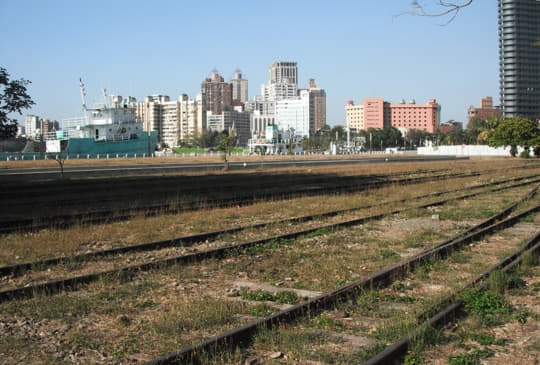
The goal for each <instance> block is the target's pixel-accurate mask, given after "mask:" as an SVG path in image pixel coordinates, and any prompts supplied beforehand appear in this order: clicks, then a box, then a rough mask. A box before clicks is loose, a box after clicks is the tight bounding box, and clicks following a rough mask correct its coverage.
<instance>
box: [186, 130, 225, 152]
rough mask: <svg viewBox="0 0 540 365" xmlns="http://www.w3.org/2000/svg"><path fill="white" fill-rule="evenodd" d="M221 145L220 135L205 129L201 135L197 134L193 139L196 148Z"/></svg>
mask: <svg viewBox="0 0 540 365" xmlns="http://www.w3.org/2000/svg"><path fill="white" fill-rule="evenodd" d="M218 143H219V133H218V132H215V131H210V130H208V129H203V130H202V131H201V132H200V133H198V134H196V135H194V136H193V138H192V144H193V146H194V147H200V148H208V147H216V146H217V145H218Z"/></svg>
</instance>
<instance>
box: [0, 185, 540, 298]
mask: <svg viewBox="0 0 540 365" xmlns="http://www.w3.org/2000/svg"><path fill="white" fill-rule="evenodd" d="M536 189H537V187H535V188H534V189H533V190H532V191H531V192H529V193H528V194H527V195H526V196H525V197H524V198H522V199H520V201H522V200H523V199H526V197H528V196H531V194H534V193H533V191H534V192H535V191H536ZM475 195H478V193H470V194H465V195H462V196H460V197H458V198H452V199H448V201H450V200H457V199H463V198H465V197H471V196H475ZM517 203H518V202H516V203H514V204H512V205H511V207H512V206H514V205H515V204H517ZM435 204H441V201H439V202H435ZM429 206H433V203H424V204H421V205H420V206H418V207H415V208H426V207H429ZM539 207H540V206H539ZM509 208H510V207H509ZM409 209H411V208H403V209H394V210H392V211H390V212H385V213H380V214H375V215H372V216H369V217H362V218H355V219H350V220H346V221H343V222H338V223H332V224H327V225H322V226H318V227H313V228H308V229H304V230H300V231H296V232H292V233H286V234H282V235H277V236H272V237H268V238H264V239H259V240H255V241H250V242H245V243H241V244H233V245H226V246H222V247H218V248H215V249H211V250H206V251H200V252H195V253H191V254H185V255H179V256H175V257H170V258H166V259H160V260H155V261H151V262H145V263H142V264H135V265H130V266H126V267H123V268H118V269H112V270H105V271H101V272H95V273H91V274H84V275H78V276H74V277H70V278H65V279H57V280H52V281H47V282H44V283H39V284H35V285H29V286H24V287H17V288H13V289H6V290H2V291H0V303H2V302H4V301H9V300H13V299H23V298H31V297H34V296H35V295H37V294H39V293H43V294H46V295H52V294H55V293H58V292H60V291H75V290H77V289H78V287H79V286H80V285H82V284H88V283H91V282H94V281H97V280H99V279H100V278H102V277H104V276H109V275H110V276H114V275H117V276H120V277H129V276H131V275H134V274H136V273H138V272H141V271H149V270H153V269H158V268H163V267H168V266H172V265H178V264H187V263H191V262H199V261H202V260H205V259H209V258H221V257H226V256H228V255H231V254H232V253H233V252H238V251H242V250H246V249H249V248H251V247H255V246H260V245H263V244H266V243H268V242H271V241H280V240H290V239H295V238H298V237H300V236H304V235H307V234H310V233H313V232H315V231H318V230H320V229H335V228H338V227H349V226H353V225H358V224H361V223H365V222H368V221H372V220H377V219H381V218H383V217H386V216H388V215H392V214H397V213H401V212H404V211H407V210H409ZM507 209H508V208H507ZM507 209H505V210H507ZM512 209H513V208H512ZM503 211H504V210H503ZM497 216H498V215H497ZM487 220H489V218H488V219H487ZM487 220H486V221H487ZM486 221H484V222H481V223H480V224H479V225H478V226H481V227H484V226H485V225H486V224H487V223H486ZM492 226H494V225H492ZM492 226H490V227H492ZM475 227H476V226H475ZM488 228H489V227H488ZM484 229H486V228H484ZM471 231H472V230H471V229H468V230H466V231H464V232H462V233H459V234H458V235H456V236H455V237H456V238H457V237H463V235H464V234H468V236H471V235H474V234H475V233H470V234H469V232H471ZM468 236H465V238H466V237H468ZM447 241H448V240H447ZM447 241H445V242H447ZM445 242H443V243H445ZM439 246H441V248H442V247H445V246H442V245H439ZM447 246H448V245H447ZM439 249H440V248H438V250H439Z"/></svg>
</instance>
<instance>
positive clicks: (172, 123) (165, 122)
mask: <svg viewBox="0 0 540 365" xmlns="http://www.w3.org/2000/svg"><path fill="white" fill-rule="evenodd" d="M161 108H162V111H161V115H162V120H161V142H162V144H163V145H167V146H168V147H171V148H176V147H178V140H179V139H180V119H179V116H180V102H179V101H168V102H165V103H162V104H161Z"/></svg>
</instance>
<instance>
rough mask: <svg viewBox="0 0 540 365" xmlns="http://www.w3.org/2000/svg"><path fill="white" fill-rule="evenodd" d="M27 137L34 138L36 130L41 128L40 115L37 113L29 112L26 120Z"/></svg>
mask: <svg viewBox="0 0 540 365" xmlns="http://www.w3.org/2000/svg"><path fill="white" fill-rule="evenodd" d="M24 126H25V133H26V138H34V137H35V136H36V131H37V130H38V129H40V128H41V124H40V122H39V117H38V116H37V115H33V114H28V115H27V116H26V117H25V121H24Z"/></svg>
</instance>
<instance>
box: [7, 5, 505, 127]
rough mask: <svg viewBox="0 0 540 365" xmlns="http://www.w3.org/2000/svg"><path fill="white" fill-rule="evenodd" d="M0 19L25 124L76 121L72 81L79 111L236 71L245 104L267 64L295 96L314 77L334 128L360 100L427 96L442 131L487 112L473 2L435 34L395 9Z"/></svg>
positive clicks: (241, 9) (64, 10)
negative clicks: (283, 67)
mask: <svg viewBox="0 0 540 365" xmlns="http://www.w3.org/2000/svg"><path fill="white" fill-rule="evenodd" d="M370 3H371V2H370ZM488 3H491V2H488ZM0 10H2V12H3V14H9V16H6V17H5V19H4V23H5V28H6V29H7V34H6V37H5V41H4V42H3V43H2V44H1V45H0V54H1V55H2V60H3V63H2V65H0V66H2V67H5V68H6V69H7V71H8V73H9V74H10V76H11V77H12V78H13V79H19V78H25V79H28V80H30V81H32V84H30V85H29V86H28V90H29V93H30V95H31V97H32V98H33V100H34V101H35V102H36V105H35V106H34V108H32V109H29V110H26V111H25V114H37V115H40V116H42V117H44V118H49V119H57V120H61V119H63V118H68V117H72V116H76V115H80V114H81V102H80V95H79V90H78V79H79V77H82V78H83V81H84V82H85V85H86V88H87V96H88V102H89V103H91V102H93V101H98V100H99V98H100V95H101V92H100V89H101V88H106V89H107V90H108V91H109V92H110V93H115V94H120V95H123V96H127V95H130V96H134V97H136V98H137V100H139V101H142V100H143V99H144V97H145V96H147V95H152V94H163V95H169V96H170V97H171V99H176V98H177V97H178V96H179V95H181V94H188V95H189V96H190V97H191V98H194V97H195V96H196V94H197V93H198V92H199V90H200V82H201V80H203V79H204V78H205V77H207V76H208V74H210V72H211V71H212V70H213V69H214V68H217V70H218V71H219V72H220V74H221V75H222V76H223V77H224V78H225V80H226V81H229V80H230V79H231V78H232V77H233V75H234V71H235V70H236V69H237V68H239V69H241V70H242V75H243V78H244V79H247V80H248V81H249V99H250V100H251V99H253V97H254V96H255V95H256V94H259V89H260V86H261V85H262V84H263V83H265V82H266V81H267V70H268V67H269V66H270V65H271V64H272V63H274V62H276V61H291V62H297V63H298V86H299V88H307V87H308V80H309V79H310V78H314V79H315V80H316V81H317V85H318V86H319V87H321V88H322V89H324V90H326V94H327V122H328V124H331V125H336V124H340V125H345V112H344V105H345V104H346V102H347V100H355V101H357V102H358V101H360V100H363V99H364V98H365V97H372V96H382V97H384V98H385V100H388V101H390V102H394V103H395V102H398V101H399V100H400V99H406V100H409V99H416V100H417V102H419V103H425V102H427V101H428V100H429V99H432V98H435V99H437V100H438V102H439V103H440V104H441V106H442V110H441V121H442V122H445V121H447V120H450V119H455V120H458V121H461V122H466V120H467V109H468V107H469V106H470V105H473V104H475V103H477V100H479V99H480V98H482V97H485V96H493V97H494V104H495V105H498V104H499V100H498V94H499V93H498V40H497V3H496V2H494V3H493V4H487V3H485V2H478V1H475V2H473V4H472V5H471V6H470V7H468V8H467V9H464V10H463V11H462V12H460V14H459V15H458V17H457V18H456V19H455V20H454V21H453V22H452V23H450V24H449V25H448V26H444V27H442V26H439V24H440V23H442V21H441V20H440V19H431V18H421V17H413V16H409V15H402V16H398V17H395V15H396V14H399V13H401V12H403V11H406V10H410V4H408V3H403V2H398V1H386V2H377V4H359V3H357V2H352V1H350V2H349V1H346V2H343V3H340V4H339V6H334V5H332V4H328V3H325V2H307V1H299V2H295V3H287V2H284V1H277V2H275V3H274V5H273V6H272V7H264V6H263V5H258V4H257V5H253V4H252V3H249V2H245V1H236V2H234V3H232V4H223V3H220V2H204V3H202V4H198V3H182V4H178V3H176V2H169V1H162V2H159V3H158V4H147V3H144V2H138V1H136V2H134V3H133V2H132V3H131V5H130V6H129V7H127V6H125V4H117V3H105V2H97V5H96V4H93V5H90V4H73V3H71V2H66V1H51V2H47V3H42V2H38V1H20V2H9V3H8V2H0ZM261 10H264V11H261ZM292 15H294V16H292ZM111 24H113V25H111ZM263 25H264V26H263ZM276 29H280V30H281V31H276ZM17 119H18V121H19V123H20V124H23V123H24V116H20V117H19V116H17Z"/></svg>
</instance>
